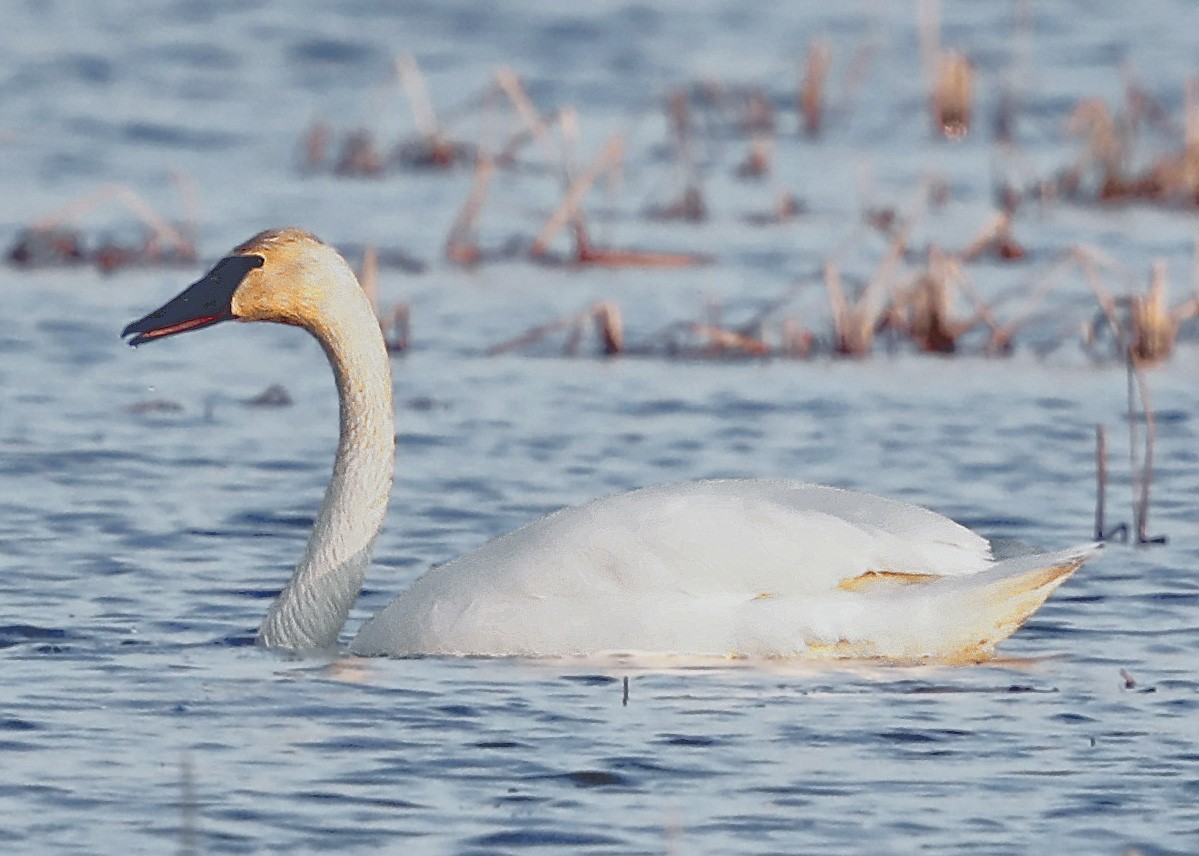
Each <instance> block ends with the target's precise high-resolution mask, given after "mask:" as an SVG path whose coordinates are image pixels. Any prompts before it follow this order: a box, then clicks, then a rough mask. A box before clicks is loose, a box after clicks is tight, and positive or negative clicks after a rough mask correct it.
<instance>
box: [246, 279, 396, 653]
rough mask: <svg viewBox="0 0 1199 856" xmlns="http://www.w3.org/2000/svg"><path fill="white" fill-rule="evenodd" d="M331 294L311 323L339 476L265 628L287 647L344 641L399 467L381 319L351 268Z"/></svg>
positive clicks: (273, 642) (264, 634)
mask: <svg viewBox="0 0 1199 856" xmlns="http://www.w3.org/2000/svg"><path fill="white" fill-rule="evenodd" d="M342 267H344V271H340V270H339V271H338V274H337V275H338V278H339V279H345V280H346V281H345V282H343V283H340V284H339V287H338V288H336V289H332V290H331V291H332V293H331V299H330V300H329V301H328V302H327V303H326V305H324V306H323V307H321V308H320V309H319V310H318V311H316V312H314V315H316V316H317V317H316V318H314V319H313V320H311V321H306V322H305V323H304V326H305V327H306V328H307V329H308V330H309V332H311V333H312V334H313V335H314V336H316V338H317V340H318V341H320V343H321V346H322V347H323V348H324V349H325V354H326V355H327V356H328V358H329V364H330V365H331V366H332V367H333V374H334V376H335V378H336V380H337V395H338V400H339V402H340V412H341V439H340V441H339V443H338V446H337V458H336V460H335V461H334V464H333V477H332V479H331V480H330V481H329V487H328V489H327V490H326V491H325V499H324V502H322V503H321V508H320V511H319V512H318V513H317V516H316V522H315V523H314V524H313V527H312V534H311V535H310V536H309V538H308V546H307V547H306V548H305V550H304V555H303V557H302V558H301V559H300V562H299V564H298V565H297V566H296V570H295V573H293V574H292V577H291V579H290V580H289V581H288V583H287V585H286V586H285V587H284V589H283V591H281V592H280V593H279V596H278V597H277V598H276V599H275V602H274V603H272V604H271V607H270V609H269V610H268V611H267V614H266V618H264V619H263V621H262V624H261V625H260V626H259V628H258V642H259V643H260V644H263V645H268V646H272V647H280V648H292V649H308V648H329V647H333V646H335V645H336V644H337V640H338V635H339V634H340V633H341V629H342V626H343V625H344V624H345V621H346V616H347V615H348V614H349V611H350V607H351V606H353V604H354V600H355V599H356V598H357V597H358V592H359V591H360V590H361V588H362V581H363V579H364V577H365V576H366V568H367V565H369V564H370V559H371V551H372V549H373V547H374V543H375V537H376V535H378V533H379V528H380V526H382V524H383V518H384V516H385V515H386V513H387V503H388V499H389V498H390V495H391V480H392V476H393V473H394V470H395V413H394V410H393V407H392V392H391V364H390V360H389V358H388V354H387V348H386V346H385V345H384V343H383V335H382V332H381V331H380V329H379V322H378V320H377V319H376V318H375V314H374V311H373V310H372V308H371V306H370V303H369V302H368V301H367V299H366V296H365V295H364V294H363V292H362V289H361V288H360V287H359V286H358V282H357V280H355V279H354V274H353V272H352V271H350V269H349V266H347V265H344V264H343V265H342Z"/></svg>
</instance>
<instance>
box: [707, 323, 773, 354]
mask: <svg viewBox="0 0 1199 856" xmlns="http://www.w3.org/2000/svg"><path fill="white" fill-rule="evenodd" d="M691 332H692V334H694V335H696V336H700V337H703V338H704V339H707V340H708V353H709V354H710V355H711V356H719V355H720V354H723V353H725V352H726V351H738V352H740V353H743V354H747V355H749V356H753V357H764V356H766V355H767V354H769V353H770V346H769V345H767V344H766V343H765V342H763V341H762V340H761V339H759V338H757V337H756V336H750V335H747V334H745V333H738V332H737V331H736V330H727V329H725V328H724V327H717V326H715V325H712V324H692V325H691Z"/></svg>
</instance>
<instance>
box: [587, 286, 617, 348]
mask: <svg viewBox="0 0 1199 856" xmlns="http://www.w3.org/2000/svg"><path fill="white" fill-rule="evenodd" d="M590 313H591V317H592V318H593V319H594V321H595V332H596V334H597V335H598V336H599V338H600V345H601V347H602V348H603V352H604V353H605V354H606V355H608V356H615V355H616V354H620V353H623V352H624V322H623V321H622V320H621V317H620V308H619V307H618V306H617V305H616V304H615V303H612V302H610V301H607V300H604V301H601V302H599V303H597V304H595V305H594V306H592V307H591V309H590Z"/></svg>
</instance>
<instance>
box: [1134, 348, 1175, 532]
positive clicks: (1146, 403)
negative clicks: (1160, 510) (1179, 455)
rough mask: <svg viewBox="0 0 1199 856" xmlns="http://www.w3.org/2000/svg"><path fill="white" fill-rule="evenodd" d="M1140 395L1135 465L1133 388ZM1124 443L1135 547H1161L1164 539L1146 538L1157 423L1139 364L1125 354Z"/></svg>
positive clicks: (1135, 433)
mask: <svg viewBox="0 0 1199 856" xmlns="http://www.w3.org/2000/svg"><path fill="white" fill-rule="evenodd" d="M1134 385H1135V387H1136V389H1137V390H1138V391H1139V392H1140V399H1141V412H1142V413H1143V414H1144V415H1145V448H1144V453H1143V454H1142V455H1141V460H1140V464H1139V465H1138V462H1137V446H1138V443H1137V430H1136V401H1135V396H1134V391H1133V387H1134ZM1128 439H1129V453H1130V458H1131V462H1132V463H1131V467H1132V489H1133V503H1132V511H1133V522H1134V525H1135V528H1136V538H1137V543H1138V544H1164V543H1166V536H1164V535H1157V536H1153V537H1150V535H1149V493H1150V490H1151V489H1152V487H1153V448H1154V444H1155V442H1156V440H1157V419H1156V417H1155V416H1154V413H1153V402H1152V401H1151V400H1150V396H1149V387H1148V385H1147V384H1146V383H1145V373H1144V371H1143V370H1142V367H1141V364H1140V360H1139V359H1138V358H1137V356H1136V355H1135V354H1133V353H1132V352H1131V351H1129V352H1128Z"/></svg>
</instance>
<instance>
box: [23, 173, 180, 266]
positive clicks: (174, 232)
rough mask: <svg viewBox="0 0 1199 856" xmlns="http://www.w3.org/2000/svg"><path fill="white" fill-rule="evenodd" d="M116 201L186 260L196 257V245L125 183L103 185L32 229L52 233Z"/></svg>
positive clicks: (152, 235) (49, 215)
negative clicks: (93, 210) (64, 224)
mask: <svg viewBox="0 0 1199 856" xmlns="http://www.w3.org/2000/svg"><path fill="white" fill-rule="evenodd" d="M112 199H115V200H116V201H118V202H120V203H122V204H123V205H124V206H125V207H126V208H127V209H129V211H130V212H131V213H132V214H133V215H134V216H135V217H136V218H137V219H138V220H140V221H141V223H142V225H143V226H145V227H146V228H147V229H149V230H150V233H151V237H152V238H153V239H154V240H155V241H159V242H161V243H164V244H167V245H170V246H173V247H174V248H175V249H176V251H177V252H178V253H179V254H180V255H181V256H183V257H185V258H194V257H195V254H196V250H195V247H194V246H193V244H192V242H191V241H189V240H188V239H187V238H186V237H184V236H183V235H182V234H181V233H180V232H179V230H178V229H176V228H175V227H174V226H172V225H171V224H170V223H169V222H168V221H167V219H166V218H165V217H163V216H162V215H161V214H159V213H158V212H157V211H156V210H155V209H154V207H153V206H152V205H150V203H148V202H146V201H145V200H144V199H142V197H141V196H139V195H138V194H137V193H136V192H135V191H134V190H133V188H131V187H129V186H128V185H125V184H106V185H103V186H101V187H99V188H97V189H96V190H94V191H92V192H91V193H88V194H85V195H84V196H81V197H80V198H79V199H76V200H75V201H73V202H70V203H68V204H67V205H64V206H63V207H62V208H60V209H58V210H57V211H55V212H53V213H51V214H48V215H46V216H45V217H43V218H42V219H41V220H38V221H37V222H36V223H34V224H33V226H32V227H31V228H32V230H33V231H35V232H46V231H51V230H53V229H56V228H58V227H59V226H61V225H62V224H63V223H66V222H69V221H71V220H74V219H76V218H77V217H81V216H83V215H84V214H86V213H87V212H88V211H91V210H92V209H93V208H96V207H98V206H99V205H102V204H103V203H105V202H108V201H109V200H112Z"/></svg>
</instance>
